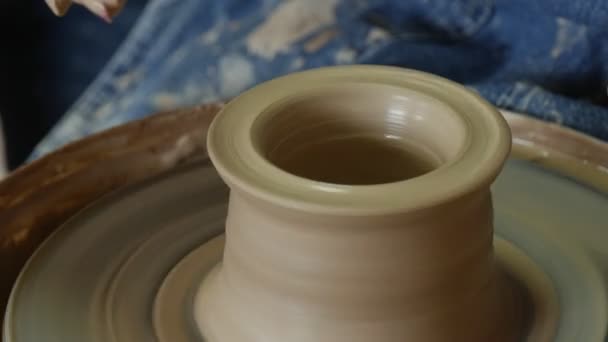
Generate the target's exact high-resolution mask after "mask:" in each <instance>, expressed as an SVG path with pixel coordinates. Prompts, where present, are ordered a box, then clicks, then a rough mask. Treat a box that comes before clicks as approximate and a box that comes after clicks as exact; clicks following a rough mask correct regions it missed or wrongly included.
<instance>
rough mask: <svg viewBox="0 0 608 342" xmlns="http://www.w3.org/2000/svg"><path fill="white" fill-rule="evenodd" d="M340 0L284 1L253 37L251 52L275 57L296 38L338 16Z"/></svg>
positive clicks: (249, 42) (298, 38)
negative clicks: (336, 12) (335, 11)
mask: <svg viewBox="0 0 608 342" xmlns="http://www.w3.org/2000/svg"><path fill="white" fill-rule="evenodd" d="M337 4H338V0H291V1H287V2H285V3H283V4H281V5H279V7H278V8H277V9H276V10H275V11H274V12H273V13H272V14H271V15H270V17H269V18H268V19H267V20H266V21H265V22H264V23H262V24H261V25H260V26H259V27H258V28H257V29H256V30H255V31H254V32H253V33H252V34H251V35H249V37H247V49H248V50H249V52H251V53H253V54H256V55H258V56H261V57H263V58H267V59H272V58H274V57H275V56H276V55H277V54H279V53H281V52H287V51H288V50H289V47H290V46H291V45H292V44H293V43H294V42H296V41H298V40H300V39H302V38H304V37H305V36H306V35H308V34H311V33H313V32H314V31H316V30H318V29H320V28H322V27H324V26H328V25H330V24H331V23H333V22H334V20H335V13H334V10H335V7H336V5H337Z"/></svg>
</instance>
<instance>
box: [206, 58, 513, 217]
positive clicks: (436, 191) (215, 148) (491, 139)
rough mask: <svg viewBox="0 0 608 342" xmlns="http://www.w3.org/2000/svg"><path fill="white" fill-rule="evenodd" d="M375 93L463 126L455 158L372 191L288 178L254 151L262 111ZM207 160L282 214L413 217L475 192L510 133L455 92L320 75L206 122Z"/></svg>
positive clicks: (368, 75) (253, 92)
mask: <svg viewBox="0 0 608 342" xmlns="http://www.w3.org/2000/svg"><path fill="white" fill-rule="evenodd" d="M353 84H357V85H363V86H365V85H369V86H374V85H382V86H392V87H397V88H401V89H403V90H407V91H413V92H418V93H422V94H424V95H426V96H429V97H431V98H433V99H435V100H439V101H440V102H442V103H443V104H444V105H447V106H448V107H449V108H451V109H452V110H453V111H454V112H455V113H456V114H457V115H458V116H459V117H460V119H462V121H463V122H464V123H465V125H466V134H467V137H466V138H467V144H466V146H465V147H464V149H463V150H462V152H461V153H460V154H459V155H458V157H457V158H455V159H454V160H451V161H450V162H449V163H447V164H445V165H442V167H440V168H437V169H435V170H433V171H432V172H429V173H426V174H424V175H421V176H419V177H415V178H411V179H406V180H403V181H398V182H392V183H384V184H373V185H341V184H333V183H324V182H320V181H315V180H311V179H307V178H302V177H298V176H295V175H293V174H291V173H289V172H286V171H284V170H282V169H280V168H278V167H276V166H275V165H273V164H272V163H271V162H270V161H268V160H267V159H266V158H264V156H262V155H261V154H260V153H259V151H258V150H257V149H256V148H255V147H254V144H253V141H252V127H253V126H254V124H255V122H256V120H257V119H258V118H259V117H260V116H261V115H262V114H263V113H264V112H266V111H267V110H268V109H269V108H271V107H272V106H275V105H276V104H277V103H281V102H283V101H285V99H289V98H291V97H294V96H297V95H300V94H303V93H306V92H310V91H313V90H315V89H319V88H320V87H326V86H337V87H339V86H346V85H353ZM207 144H208V151H209V156H210V158H211V160H212V162H213V164H214V165H215V167H216V168H217V170H218V171H219V173H220V175H221V177H222V178H223V179H224V181H225V182H226V183H227V184H228V185H229V186H230V187H231V190H232V191H239V192H242V193H245V194H247V195H249V196H253V197H254V198H257V199H261V200H263V201H266V202H270V203H272V204H274V205H279V206H282V207H285V208H289V209H295V210H302V211H308V212H316V213H319V214H334V215H335V214H340V215H348V216H351V215H352V216H359V215H386V214H390V213H403V212H409V211H413V210H421V209H425V208H429V207H433V206H436V205H440V204H442V203H446V202H449V201H451V200H454V199H456V198H461V197H462V196H466V195H467V194H470V193H473V192H476V191H479V190H483V189H484V188H487V187H489V186H490V184H491V183H492V182H493V181H494V179H495V178H496V177H497V175H498V173H499V172H500V170H501V169H502V166H503V164H504V162H505V160H506V158H507V156H508V154H509V152H510V149H511V134H510V129H509V126H508V124H507V122H506V121H505V119H504V118H503V117H502V115H501V114H500V113H499V112H498V110H496V109H495V108H494V107H493V106H492V105H490V104H489V103H488V102H486V101H485V100H483V99H482V98H481V97H480V96H478V95H477V94H475V93H473V92H471V91H470V90H468V89H466V88H465V87H463V86H462V85H460V84H458V83H455V82H452V81H450V80H447V79H445V78H442V77H439V76H435V75H432V74H428V73H425V72H420V71H415V70H409V69H403V68H398V67H388V66H375V65H365V66H364V65H353V66H338V67H323V68H318V69H313V70H308V71H303V72H298V73H294V74H290V75H287V76H283V77H280V78H277V79H274V80H271V81H268V82H265V83H262V84H260V85H258V86H256V87H254V88H252V89H250V90H248V91H246V92H244V93H243V94H242V95H240V96H238V97H237V98H235V99H234V100H232V101H231V102H230V103H228V104H227V105H226V106H225V107H224V108H223V110H222V111H221V112H220V113H219V114H218V116H217V117H216V118H215V120H214V121H213V122H212V124H211V127H210V129H209V134H208V138H207Z"/></svg>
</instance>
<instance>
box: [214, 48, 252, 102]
mask: <svg viewBox="0 0 608 342" xmlns="http://www.w3.org/2000/svg"><path fill="white" fill-rule="evenodd" d="M218 70H219V76H220V92H221V94H222V95H223V96H236V95H238V94H239V93H240V92H241V91H243V90H245V88H247V87H248V86H250V85H251V84H253V82H254V80H255V74H254V68H253V65H252V64H251V62H249V61H248V60H247V59H246V58H244V57H243V56H240V55H228V56H225V57H222V59H220V62H219V69H218Z"/></svg>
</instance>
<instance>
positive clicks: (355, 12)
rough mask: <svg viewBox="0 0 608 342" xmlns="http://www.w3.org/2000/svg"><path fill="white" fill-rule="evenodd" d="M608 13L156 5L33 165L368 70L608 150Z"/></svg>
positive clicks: (258, 0)
mask: <svg viewBox="0 0 608 342" xmlns="http://www.w3.org/2000/svg"><path fill="white" fill-rule="evenodd" d="M607 23H608V2H606V1H604V0H579V1H570V0H538V1H529V0H495V1H492V0H409V1H400V0H312V1H311V0H308V1H306V0H292V1H277V0H240V1H239V0H225V1H214V0H151V1H150V2H149V4H148V5H147V7H146V9H145V11H144V13H143V14H142V15H141V17H140V18H139V19H138V22H137V24H136V26H135V27H134V28H133V30H132V31H131V33H130V36H129V37H128V38H127V40H126V42H125V43H123V45H122V47H121V48H120V49H119V50H118V51H117V52H116V54H115V55H114V57H113V59H112V61H111V62H110V64H109V65H108V66H107V67H106V68H105V70H104V71H103V72H102V73H101V74H100V75H99V76H98V77H97V79H96V80H95V82H94V83H93V84H92V85H91V86H90V87H89V89H88V90H87V91H86V92H85V93H84V95H83V96H82V97H81V98H80V99H79V100H78V101H77V102H76V103H75V104H74V106H73V107H72V108H71V109H70V110H69V112H68V113H66V115H65V116H64V117H63V119H62V120H61V122H60V123H59V124H58V125H57V126H56V127H55V128H54V129H53V131H52V132H51V133H50V134H49V135H48V136H47V137H46V138H45V139H44V140H43V141H42V142H41V143H40V145H39V146H38V147H37V148H36V150H35V152H34V154H33V155H32V158H35V157H38V156H40V155H42V154H45V153H47V152H49V151H51V150H53V149H55V148H57V147H59V146H61V145H63V144H65V143H67V142H69V141H71V140H74V139H78V138H80V137H82V136H84V135H87V134H89V133H92V132H95V131H98V130H101V129H104V128H107V127H110V126H113V125H117V124H120V123H123V122H126V121H129V120H133V119H136V118H141V117H143V116H145V115H148V114H150V113H153V112H155V111H159V110H165V109H171V108H175V107H180V106H188V105H193V104H196V103H200V102H208V101H215V100H223V99H228V98H230V97H232V96H235V95H237V94H239V93H240V92H242V91H243V90H245V89H247V88H249V87H251V86H253V85H255V84H257V83H260V82H262V81H265V80H268V79H270V78H274V77H276V76H279V75H282V74H286V73H289V72H293V71H296V70H303V69H308V68H313V67H319V66H325V65H335V64H351V63H371V64H386V65H397V66H403V67H408V68H414V69H419V70H424V71H429V72H432V73H436V74H439V75H442V76H445V77H448V78H450V79H453V80H455V81H457V82H461V83H463V84H465V85H467V86H469V87H471V89H474V90H476V91H478V92H479V93H480V94H482V95H483V96H484V97H485V98H487V99H488V100H489V101H491V102H493V103H494V104H496V105H497V106H499V107H501V108H506V109H511V110H515V111H518V112H523V113H527V114H529V115H532V116H535V117H538V118H541V119H545V120H548V121H552V122H557V123H560V124H563V125H565V126H569V127H572V128H574V129H577V130H580V131H583V132H585V133H587V134H590V135H592V136H595V137H597V138H600V139H603V140H607V141H608V107H607V106H606V105H607V103H608V101H606V99H607V96H606V95H607V94H606V91H607V88H606V86H607V84H608V24H607Z"/></svg>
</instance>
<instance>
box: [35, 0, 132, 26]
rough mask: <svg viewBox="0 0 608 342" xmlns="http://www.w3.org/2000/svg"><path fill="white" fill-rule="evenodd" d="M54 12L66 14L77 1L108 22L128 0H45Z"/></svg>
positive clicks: (59, 14)
mask: <svg viewBox="0 0 608 342" xmlns="http://www.w3.org/2000/svg"><path fill="white" fill-rule="evenodd" d="M45 1H46V3H47V4H48V5H49V7H50V8H51V10H52V11H53V13H55V15H58V16H62V15H64V14H65V13H66V12H67V11H68V9H69V8H70V6H71V4H72V3H73V2H74V3H77V4H80V5H82V6H84V7H86V8H87V9H88V10H89V11H91V12H93V13H94V14H95V15H97V16H98V17H100V18H102V19H103V20H105V21H106V22H111V21H112V18H114V17H115V16H117V15H118V14H119V13H120V11H121V10H122V8H123V6H124V5H125V2H126V0H45Z"/></svg>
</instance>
